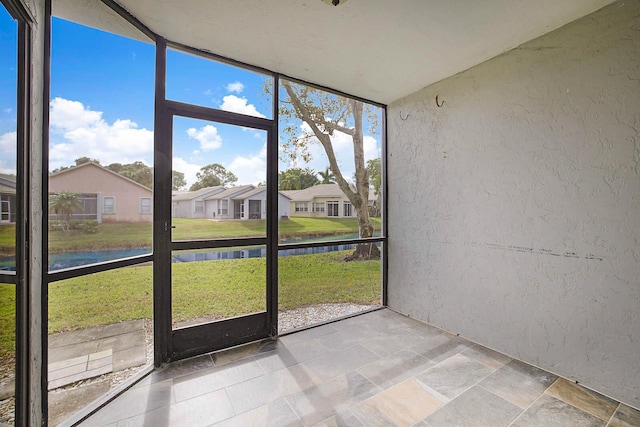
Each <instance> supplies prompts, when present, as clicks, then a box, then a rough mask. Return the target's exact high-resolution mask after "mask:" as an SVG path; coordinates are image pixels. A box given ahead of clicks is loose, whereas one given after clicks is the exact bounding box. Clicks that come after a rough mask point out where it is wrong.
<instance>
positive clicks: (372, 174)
mask: <svg viewBox="0 0 640 427" xmlns="http://www.w3.org/2000/svg"><path fill="white" fill-rule="evenodd" d="M367 172H368V173H369V179H370V181H371V185H373V194H375V196H376V201H375V203H374V207H373V215H374V216H380V207H381V200H380V199H381V196H382V195H381V194H380V187H381V186H382V163H381V162H380V157H378V158H377V159H371V160H368V161H367Z"/></svg>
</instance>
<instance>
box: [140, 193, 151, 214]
mask: <svg viewBox="0 0 640 427" xmlns="http://www.w3.org/2000/svg"><path fill="white" fill-rule="evenodd" d="M140 213H141V214H150V213H151V197H141V198H140Z"/></svg>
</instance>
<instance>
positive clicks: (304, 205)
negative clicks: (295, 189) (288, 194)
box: [293, 202, 309, 212]
mask: <svg viewBox="0 0 640 427" xmlns="http://www.w3.org/2000/svg"><path fill="white" fill-rule="evenodd" d="M293 207H294V212H309V202H294V205H293Z"/></svg>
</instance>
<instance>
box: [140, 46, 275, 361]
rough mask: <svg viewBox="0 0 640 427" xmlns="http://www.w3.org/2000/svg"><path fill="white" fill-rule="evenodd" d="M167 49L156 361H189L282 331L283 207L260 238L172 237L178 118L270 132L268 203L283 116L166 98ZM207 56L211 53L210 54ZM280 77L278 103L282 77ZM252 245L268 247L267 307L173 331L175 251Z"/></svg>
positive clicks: (157, 213)
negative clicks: (280, 247) (279, 315)
mask: <svg viewBox="0 0 640 427" xmlns="http://www.w3.org/2000/svg"><path fill="white" fill-rule="evenodd" d="M166 50H167V42H166V40H164V39H160V40H158V41H157V45H156V102H155V108H156V110H155V132H154V192H155V198H154V219H153V221H154V227H153V230H154V231H153V233H154V264H153V277H154V279H153V280H154V285H153V286H154V339H155V343H156V345H155V354H154V359H155V364H156V366H159V365H161V364H163V363H167V362H171V361H175V360H179V359H184V358H186V357H191V356H194V355H197V354H202V353H206V352H210V351H215V350H219V349H222V348H228V347H232V346H235V345H239V344H243V343H247V342H251V341H255V340H259V339H262V338H267V337H269V336H276V335H277V307H278V301H277V295H278V292H277V283H278V276H277V274H278V271H277V270H278V269H277V262H278V260H277V258H278V235H277V230H278V229H277V227H278V223H277V221H278V210H277V209H270V212H268V214H267V218H266V235H265V237H258V238H234V239H216V240H213V239H212V240H192V241H172V239H171V212H172V202H171V190H172V155H173V154H172V151H173V145H172V139H173V120H174V117H186V118H193V119H199V120H207V121H211V122H217V123H221V124H228V125H233V126H242V127H247V128H253V129H257V130H262V131H265V132H266V133H267V171H266V172H267V177H266V179H267V202H266V203H267V205H268V206H277V202H278V188H277V182H278V163H277V162H278V141H277V131H278V130H277V126H278V124H277V120H274V119H265V118H260V117H251V116H245V115H242V114H237V113H231V112H228V111H222V110H216V109H211V108H207V107H202V106H197V105H191V104H186V103H182V102H176V101H171V100H167V99H166V94H165V86H166ZM205 56H206V55H205ZM273 78H274V87H275V88H274V91H275V93H274V94H273V96H274V106H275V102H276V101H275V100H277V99H278V97H277V95H278V94H277V87H278V79H277V77H276V76H274V77H273ZM250 245H264V246H266V248H267V250H266V267H267V276H266V283H265V289H266V292H265V299H266V311H265V312H260V313H253V314H249V315H245V316H241V317H235V318H231V319H225V320H221V321H217V322H213V323H206V324H202V325H197V326H192V327H187V328H180V329H175V330H174V329H173V328H172V292H171V253H172V251H175V250H186V249H209V248H221V247H237V246H250Z"/></svg>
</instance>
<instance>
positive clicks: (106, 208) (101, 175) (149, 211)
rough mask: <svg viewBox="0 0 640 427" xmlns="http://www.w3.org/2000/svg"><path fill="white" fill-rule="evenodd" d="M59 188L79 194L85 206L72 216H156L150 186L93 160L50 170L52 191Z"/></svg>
mask: <svg viewBox="0 0 640 427" xmlns="http://www.w3.org/2000/svg"><path fill="white" fill-rule="evenodd" d="M60 191H70V192H73V193H76V194H77V195H78V202H79V203H80V204H81V206H82V208H81V209H78V210H77V212H75V213H74V214H73V219H77V220H96V221H98V222H100V223H102V222H151V220H152V218H153V204H152V200H153V193H152V191H151V189H150V188H147V187H145V186H144V185H142V184H140V183H137V182H135V181H133V180H131V179H129V178H127V177H125V176H122V175H120V174H118V173H116V172H113V171H112V170H109V169H107V168H105V167H103V166H100V165H99V164H97V163H94V162H87V163H83V164H81V165H79V166H73V167H70V168H68V169H64V170H61V171H59V172H54V173H52V174H50V175H49V194H56V193H58V192H60ZM50 218H55V214H52V215H50Z"/></svg>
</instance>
